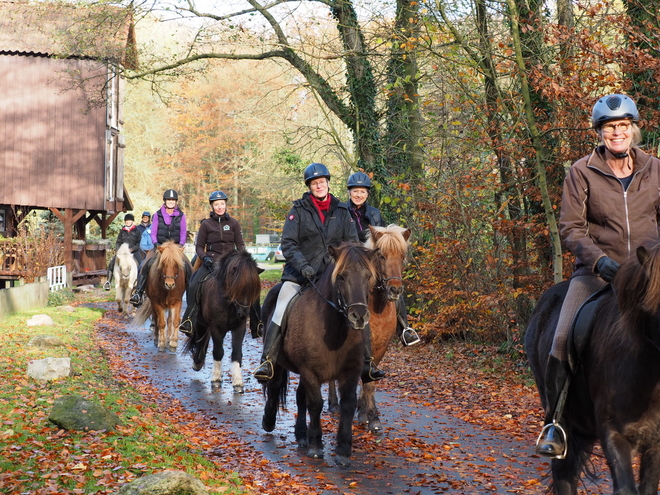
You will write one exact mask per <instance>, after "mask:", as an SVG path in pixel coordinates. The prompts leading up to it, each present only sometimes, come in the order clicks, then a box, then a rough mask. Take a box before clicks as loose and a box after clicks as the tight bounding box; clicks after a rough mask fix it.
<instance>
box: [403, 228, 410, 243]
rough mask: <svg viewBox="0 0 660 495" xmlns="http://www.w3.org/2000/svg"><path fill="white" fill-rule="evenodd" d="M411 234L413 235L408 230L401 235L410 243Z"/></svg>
mask: <svg viewBox="0 0 660 495" xmlns="http://www.w3.org/2000/svg"><path fill="white" fill-rule="evenodd" d="M410 234H412V232H411V230H410V229H406V230H404V231H403V232H402V234H401V235H403V238H404V239H405V240H406V242H408V239H410Z"/></svg>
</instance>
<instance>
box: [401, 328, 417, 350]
mask: <svg viewBox="0 0 660 495" xmlns="http://www.w3.org/2000/svg"><path fill="white" fill-rule="evenodd" d="M406 333H411V334H412V338H411V339H410V340H406ZM421 341H422V339H420V338H419V335H417V332H416V331H415V330H414V329H413V328H412V327H407V328H404V329H403V332H401V342H402V343H403V345H404V346H406V347H408V346H411V345H415V344H419V343H420V342H421Z"/></svg>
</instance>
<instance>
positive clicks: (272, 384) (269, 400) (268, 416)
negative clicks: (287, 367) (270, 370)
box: [261, 365, 286, 432]
mask: <svg viewBox="0 0 660 495" xmlns="http://www.w3.org/2000/svg"><path fill="white" fill-rule="evenodd" d="M285 382H286V373H285V372H284V370H283V369H282V368H281V367H279V366H277V365H276V366H275V374H274V375H273V378H272V379H270V380H268V383H267V384H266V405H265V406H264V415H263V417H262V418H261V427H262V428H263V429H264V430H265V431H267V432H271V431H273V430H274V429H275V423H276V422H277V408H278V407H279V406H280V393H281V392H282V390H286V388H285V387H286V383H285Z"/></svg>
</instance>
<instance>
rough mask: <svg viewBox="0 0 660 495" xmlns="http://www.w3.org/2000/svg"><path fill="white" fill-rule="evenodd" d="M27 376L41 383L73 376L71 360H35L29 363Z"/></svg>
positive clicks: (51, 358) (52, 358)
mask: <svg viewBox="0 0 660 495" xmlns="http://www.w3.org/2000/svg"><path fill="white" fill-rule="evenodd" d="M27 375H28V376H29V377H30V378H34V379H35V380H41V381H49V380H57V379H59V378H65V377H67V376H71V358H68V357H67V358H54V357H49V358H45V359H34V360H32V361H29V362H28V368H27Z"/></svg>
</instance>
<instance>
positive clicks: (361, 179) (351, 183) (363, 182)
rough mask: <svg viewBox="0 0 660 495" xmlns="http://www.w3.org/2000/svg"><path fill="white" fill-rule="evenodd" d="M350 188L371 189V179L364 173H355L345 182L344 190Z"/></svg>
mask: <svg viewBox="0 0 660 495" xmlns="http://www.w3.org/2000/svg"><path fill="white" fill-rule="evenodd" d="M352 187H364V188H366V189H371V179H370V178H369V176H368V175H367V174H365V173H364V172H355V173H354V174H351V175H350V177H349V178H348V180H347V181H346V189H351V188H352Z"/></svg>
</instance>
